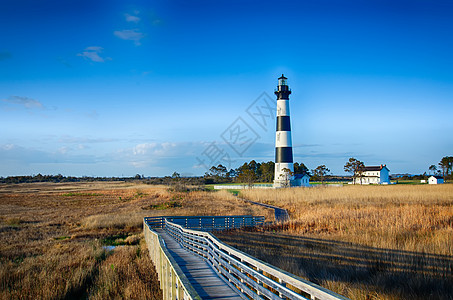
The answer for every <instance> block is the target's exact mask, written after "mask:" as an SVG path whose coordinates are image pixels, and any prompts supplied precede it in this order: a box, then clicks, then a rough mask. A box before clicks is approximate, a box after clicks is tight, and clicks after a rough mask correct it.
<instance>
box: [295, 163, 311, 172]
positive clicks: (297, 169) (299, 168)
mask: <svg viewBox="0 0 453 300" xmlns="http://www.w3.org/2000/svg"><path fill="white" fill-rule="evenodd" d="M294 174H307V175H310V172H309V170H308V168H307V167H306V166H305V165H304V163H300V164H299V163H298V162H295V163H294Z"/></svg>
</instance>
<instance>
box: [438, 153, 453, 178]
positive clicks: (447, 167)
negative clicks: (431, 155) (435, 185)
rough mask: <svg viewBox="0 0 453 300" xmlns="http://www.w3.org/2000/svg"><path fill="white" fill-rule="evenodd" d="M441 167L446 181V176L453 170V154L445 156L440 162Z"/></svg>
mask: <svg viewBox="0 0 453 300" xmlns="http://www.w3.org/2000/svg"><path fill="white" fill-rule="evenodd" d="M439 167H440V168H441V169H442V176H443V177H444V181H446V180H445V179H446V178H445V177H447V176H448V174H449V173H451V171H452V167H453V156H444V157H442V159H441V160H440V162H439Z"/></svg>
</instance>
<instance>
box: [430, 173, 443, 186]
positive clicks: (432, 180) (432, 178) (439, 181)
mask: <svg viewBox="0 0 453 300" xmlns="http://www.w3.org/2000/svg"><path fill="white" fill-rule="evenodd" d="M428 183H429V184H442V183H444V179H443V178H442V177H441V176H434V175H433V176H430V177H429V178H428Z"/></svg>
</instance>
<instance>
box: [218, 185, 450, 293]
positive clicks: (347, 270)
mask: <svg viewBox="0 0 453 300" xmlns="http://www.w3.org/2000/svg"><path fill="white" fill-rule="evenodd" d="M241 196H242V197H244V198H246V199H249V200H253V201H258V202H263V203H267V204H272V205H276V206H279V207H283V208H285V209H287V210H288V212H289V214H290V217H291V220H290V221H289V222H286V223H283V224H280V225H273V226H268V227H267V228H266V229H264V230H263V232H242V233H236V234H235V235H228V234H223V235H221V237H222V238H223V239H225V240H226V241H228V242H230V243H232V244H233V245H234V246H237V247H238V248H240V249H243V250H244V251H246V252H249V253H250V254H252V255H255V256H257V257H260V258H262V259H263V260H267V261H269V262H270V263H272V264H274V265H277V266H279V267H281V268H283V269H286V270H288V271H289V272H292V273H295V274H297V275H299V276H302V277H305V278H307V279H309V280H311V281H314V282H317V283H319V284H321V285H323V286H325V287H327V288H329V289H332V290H334V291H337V292H339V293H340V294H343V295H346V296H348V297H350V298H352V299H427V298H430V299H452V298H451V295H452V294H453V185H447V184H445V185H437V186H428V185H419V186H397V185H396V186H345V187H317V188H293V189H278V190H246V191H243V192H242V193H241ZM263 244H264V246H263Z"/></svg>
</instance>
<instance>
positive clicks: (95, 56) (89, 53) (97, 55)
mask: <svg viewBox="0 0 453 300" xmlns="http://www.w3.org/2000/svg"><path fill="white" fill-rule="evenodd" d="M103 51H104V48H102V47H99V46H91V47H86V48H85V51H83V52H82V53H77V56H81V57H83V58H85V59H89V60H91V61H94V62H105V61H106V60H111V58H110V57H106V58H104V57H102V56H101V53H102V52H103Z"/></svg>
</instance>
